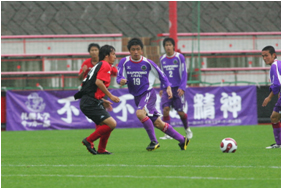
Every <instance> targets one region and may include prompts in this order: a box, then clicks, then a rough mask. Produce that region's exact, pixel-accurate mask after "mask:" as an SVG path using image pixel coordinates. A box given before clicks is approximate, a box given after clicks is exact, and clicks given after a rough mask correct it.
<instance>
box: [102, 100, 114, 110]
mask: <svg viewBox="0 0 282 189" xmlns="http://www.w3.org/2000/svg"><path fill="white" fill-rule="evenodd" d="M101 100H103V106H104V107H105V108H106V110H107V111H109V112H110V111H112V110H113V107H112V104H113V103H112V102H111V101H108V100H106V99H104V98H102V99H101Z"/></svg>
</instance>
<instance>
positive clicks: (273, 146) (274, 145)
mask: <svg viewBox="0 0 282 189" xmlns="http://www.w3.org/2000/svg"><path fill="white" fill-rule="evenodd" d="M272 148H281V145H278V144H276V143H275V144H271V145H270V146H268V147H266V149H272Z"/></svg>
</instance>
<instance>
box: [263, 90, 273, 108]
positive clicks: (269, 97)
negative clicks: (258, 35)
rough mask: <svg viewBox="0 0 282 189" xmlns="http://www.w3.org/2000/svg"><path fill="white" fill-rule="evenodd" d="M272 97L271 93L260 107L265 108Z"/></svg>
mask: <svg viewBox="0 0 282 189" xmlns="http://www.w3.org/2000/svg"><path fill="white" fill-rule="evenodd" d="M273 96H274V94H273V91H271V92H270V93H269V95H268V97H266V98H265V99H264V101H263V103H262V106H263V107H265V106H266V105H267V104H268V103H269V102H270V101H271V99H272V97H273Z"/></svg>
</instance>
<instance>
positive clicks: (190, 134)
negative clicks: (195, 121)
mask: <svg viewBox="0 0 282 189" xmlns="http://www.w3.org/2000/svg"><path fill="white" fill-rule="evenodd" d="M185 132H186V137H187V138H188V139H189V140H190V139H191V138H192V137H193V133H192V131H191V129H190V127H188V128H187V129H186V130H185Z"/></svg>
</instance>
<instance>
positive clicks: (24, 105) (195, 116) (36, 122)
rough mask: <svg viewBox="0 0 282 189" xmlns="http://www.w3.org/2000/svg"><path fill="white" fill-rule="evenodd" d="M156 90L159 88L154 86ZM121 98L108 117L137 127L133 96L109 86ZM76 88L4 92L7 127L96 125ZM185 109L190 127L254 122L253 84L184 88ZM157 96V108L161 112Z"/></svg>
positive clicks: (120, 125) (174, 123) (175, 119)
mask: <svg viewBox="0 0 282 189" xmlns="http://www.w3.org/2000/svg"><path fill="white" fill-rule="evenodd" d="M156 90H157V92H158V91H159V89H156ZM110 91H111V92H112V93H113V94H114V95H116V96H118V97H119V98H120V100H121V101H120V103H113V111H112V112H110V114H111V116H112V117H113V118H114V119H115V120H116V121H117V128H136V127H142V124H141V123H140V121H139V120H138V118H137V117H136V114H135V111H136V106H135V103H134V97H133V96H132V95H131V94H129V93H128V90H127V89H111V90H110ZM76 92H77V91H7V125H6V130H7V131H11V130H52V129H86V128H95V124H94V123H93V122H92V121H91V120H89V119H88V118H87V117H86V116H85V115H84V114H83V113H82V112H81V110H80V108H79V100H74V98H73V95H74V94H75V93H76ZM185 95H186V105H185V108H184V109H185V110H184V111H185V112H186V113H187V114H188V122H189V123H188V124H189V125H190V126H231V125H256V124H257V104H256V87H255V86H243V87H197V88H192V87H190V88H188V89H187V90H186V93H185ZM160 100H161V99H160V97H159V96H158V95H157V102H156V105H157V109H158V110H159V111H160V112H162V111H161V106H160ZM170 116H171V125H172V126H182V122H181V120H180V118H179V116H178V114H177V112H176V111H175V110H172V111H171V112H170Z"/></svg>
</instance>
